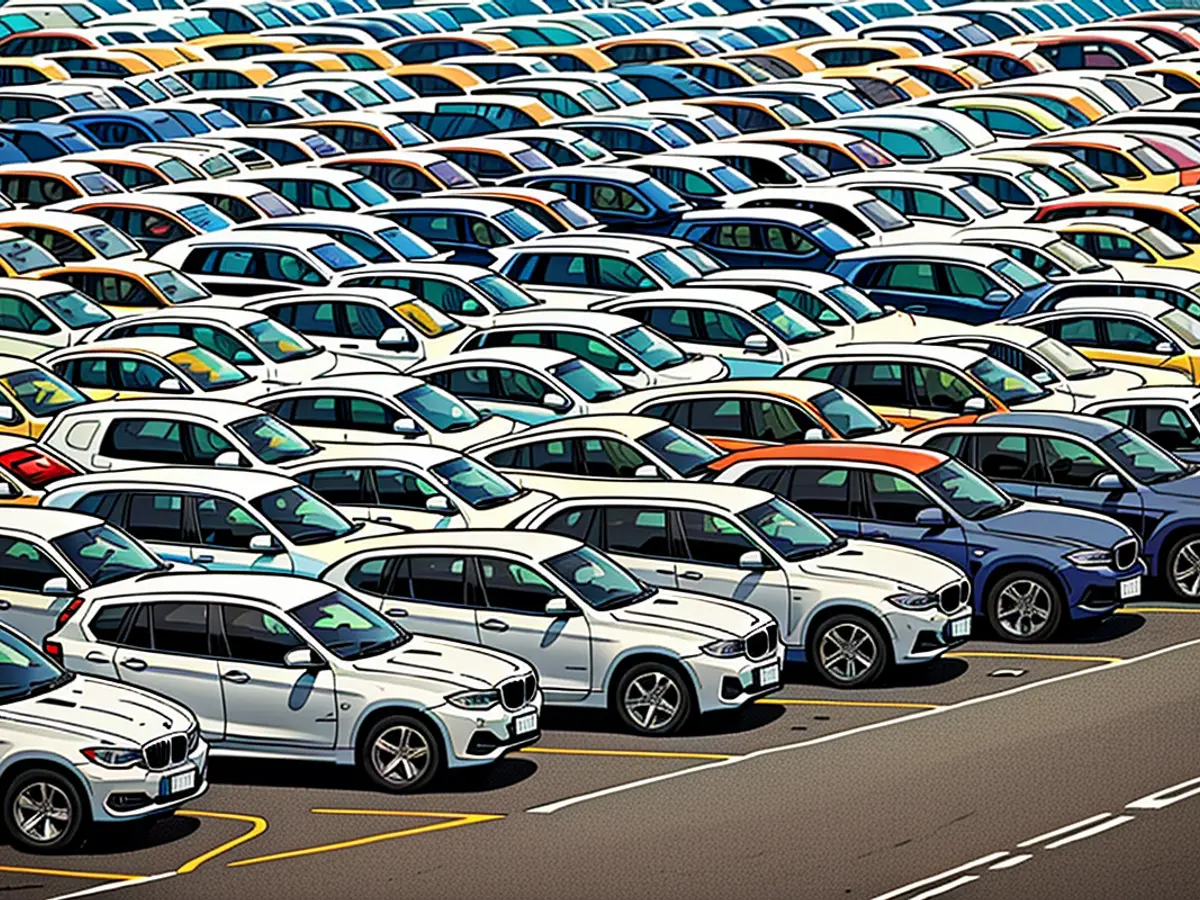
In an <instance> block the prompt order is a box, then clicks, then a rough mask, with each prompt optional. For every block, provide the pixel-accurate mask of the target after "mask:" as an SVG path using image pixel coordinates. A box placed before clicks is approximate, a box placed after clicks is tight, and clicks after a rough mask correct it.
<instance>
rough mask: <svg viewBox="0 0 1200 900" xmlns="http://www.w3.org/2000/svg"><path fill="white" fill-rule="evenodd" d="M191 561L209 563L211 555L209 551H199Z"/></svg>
mask: <svg viewBox="0 0 1200 900" xmlns="http://www.w3.org/2000/svg"><path fill="white" fill-rule="evenodd" d="M192 561H193V562H198V563H210V562H212V561H213V555H212V554H211V553H201V554H200V555H199V556H197V557H196V558H195V559H194V560H192Z"/></svg>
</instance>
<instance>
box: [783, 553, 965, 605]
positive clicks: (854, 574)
mask: <svg viewBox="0 0 1200 900" xmlns="http://www.w3.org/2000/svg"><path fill="white" fill-rule="evenodd" d="M793 565H794V566H795V567H796V568H798V569H799V570H800V573H801V575H800V578H801V582H802V579H803V578H804V577H805V576H815V577H818V578H829V579H836V580H839V581H846V582H849V583H852V584H855V585H859V586H862V587H873V588H875V589H877V590H880V591H886V592H888V593H897V592H899V591H936V590H937V589H939V588H942V587H945V586H946V585H947V584H949V583H950V582H952V581H956V580H958V579H959V578H962V577H963V573H962V570H961V569H959V568H958V567H956V566H953V565H951V564H950V563H948V562H944V561H943V560H940V559H938V558H937V557H935V556H930V555H929V554H928V553H923V552H921V551H919V550H910V549H909V548H907V547H899V546H896V545H894V544H885V543H880V542H877V541H859V540H849V541H847V542H846V546H845V547H843V548H841V549H840V550H836V551H834V552H833V553H825V554H822V555H821V556H814V557H811V558H809V559H802V560H800V561H799V562H796V563H793Z"/></svg>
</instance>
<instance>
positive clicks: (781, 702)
mask: <svg viewBox="0 0 1200 900" xmlns="http://www.w3.org/2000/svg"><path fill="white" fill-rule="evenodd" d="M754 702H755V703H764V704H768V705H771V706H860V707H863V708H866V709H938V708H939V707H938V705H937V704H936V703H900V702H892V701H890V700H889V701H883V700H879V701H875V700H786V699H775V698H774V697H765V698H763V699H762V700H755V701H754Z"/></svg>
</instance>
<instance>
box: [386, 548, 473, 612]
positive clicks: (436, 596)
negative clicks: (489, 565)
mask: <svg viewBox="0 0 1200 900" xmlns="http://www.w3.org/2000/svg"><path fill="white" fill-rule="evenodd" d="M404 562H407V563H408V565H407V567H404V566H401V567H398V568H397V570H396V573H395V575H393V577H392V584H391V587H390V588H389V590H388V596H390V597H395V598H397V599H401V600H418V601H420V602H422V603H437V604H440V605H443V606H466V605H467V596H466V578H465V574H466V570H467V560H466V559H464V558H463V557H461V556H449V555H446V556H441V555H436V556H410V557H408V558H407V559H406V560H404Z"/></svg>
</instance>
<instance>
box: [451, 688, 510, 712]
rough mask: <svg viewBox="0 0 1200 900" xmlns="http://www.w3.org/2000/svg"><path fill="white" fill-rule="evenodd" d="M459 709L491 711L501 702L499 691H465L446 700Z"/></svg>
mask: <svg viewBox="0 0 1200 900" xmlns="http://www.w3.org/2000/svg"><path fill="white" fill-rule="evenodd" d="M446 700H447V702H449V703H450V704H451V705H453V706H457V707H458V708H459V709H491V708H492V707H493V706H495V705H497V704H498V703H499V702H500V692H499V691H463V692H462V693H461V694H453V695H451V696H449V697H447V698H446Z"/></svg>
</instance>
